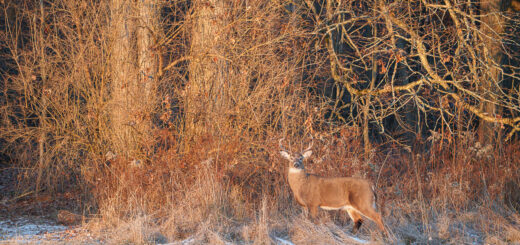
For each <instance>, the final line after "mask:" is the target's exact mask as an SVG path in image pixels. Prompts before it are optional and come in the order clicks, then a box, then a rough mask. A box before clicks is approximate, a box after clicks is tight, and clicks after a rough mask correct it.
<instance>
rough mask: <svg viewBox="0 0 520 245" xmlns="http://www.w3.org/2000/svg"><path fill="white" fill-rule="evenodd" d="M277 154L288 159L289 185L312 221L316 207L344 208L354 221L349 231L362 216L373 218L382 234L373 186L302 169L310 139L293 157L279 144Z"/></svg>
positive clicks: (325, 208) (358, 222) (357, 224)
mask: <svg viewBox="0 0 520 245" xmlns="http://www.w3.org/2000/svg"><path fill="white" fill-rule="evenodd" d="M282 140H283V139H280V142H279V143H280V148H281V151H280V154H281V155H282V156H283V157H284V158H285V159H287V160H289V161H290V164H289V170H288V181H289V186H290V187H291V190H292V192H293V194H294V198H295V199H296V201H297V202H298V203H299V204H300V205H302V206H303V207H305V208H307V210H308V212H309V214H310V216H311V218H312V219H313V220H315V218H316V213H317V211H318V207H319V208H321V209H324V210H344V211H347V213H348V215H349V216H350V218H351V219H352V221H354V227H353V228H352V232H353V233H356V232H357V230H358V229H359V227H360V226H361V224H362V222H363V220H362V218H363V217H362V216H365V217H367V218H369V219H371V220H372V221H374V222H375V223H376V224H377V225H378V226H379V228H381V230H383V232H384V233H385V234H388V232H387V231H386V229H385V227H384V225H383V220H382V218H381V214H379V213H378V212H377V211H376V198H377V197H376V194H375V192H374V186H373V185H372V183H371V182H370V181H368V180H366V179H362V178H351V177H339V178H326V177H320V176H317V175H314V174H309V173H307V172H306V171H305V168H304V166H303V160H304V159H305V158H308V157H309V156H311V154H312V151H311V148H312V142H311V144H310V145H309V147H308V148H307V149H305V150H304V151H303V152H301V153H299V154H298V155H296V156H293V155H292V154H291V153H289V152H288V151H287V150H286V149H285V148H284V147H283V145H282Z"/></svg>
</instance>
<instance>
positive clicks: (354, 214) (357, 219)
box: [347, 208, 363, 234]
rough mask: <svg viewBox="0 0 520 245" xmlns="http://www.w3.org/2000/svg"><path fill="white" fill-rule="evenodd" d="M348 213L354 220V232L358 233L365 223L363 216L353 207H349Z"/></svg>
mask: <svg viewBox="0 0 520 245" xmlns="http://www.w3.org/2000/svg"><path fill="white" fill-rule="evenodd" d="M347 213H348V215H349V216H350V218H351V219H352V221H353V222H354V227H353V228H352V233H354V234H355V233H357V231H358V230H359V227H361V224H363V219H362V218H361V214H360V213H359V212H358V211H356V210H355V209H353V208H347Z"/></svg>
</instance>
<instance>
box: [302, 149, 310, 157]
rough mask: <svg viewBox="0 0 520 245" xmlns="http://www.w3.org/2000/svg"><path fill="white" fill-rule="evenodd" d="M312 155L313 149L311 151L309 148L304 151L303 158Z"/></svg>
mask: <svg viewBox="0 0 520 245" xmlns="http://www.w3.org/2000/svg"><path fill="white" fill-rule="evenodd" d="M311 155H312V151H311V150H308V151H306V152H304V153H303V154H302V156H303V158H308V157H310V156H311Z"/></svg>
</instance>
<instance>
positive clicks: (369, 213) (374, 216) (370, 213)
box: [359, 206, 388, 236]
mask: <svg viewBox="0 0 520 245" xmlns="http://www.w3.org/2000/svg"><path fill="white" fill-rule="evenodd" d="M359 211H360V212H361V213H362V214H363V215H365V216H366V217H367V218H369V219H371V220H372V221H374V222H375V223H376V224H377V226H379V228H380V229H381V230H382V231H383V232H384V233H385V234H386V235H387V236H388V231H387V230H386V229H385V225H384V224H383V218H382V217H381V214H379V213H378V212H377V211H376V210H375V209H374V208H373V207H371V206H369V207H367V208H363V209H360V210H359Z"/></svg>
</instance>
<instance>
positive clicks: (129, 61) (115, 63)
mask: <svg viewBox="0 0 520 245" xmlns="http://www.w3.org/2000/svg"><path fill="white" fill-rule="evenodd" d="M131 7H132V6H131V2H129V1H125V0H111V2H110V11H111V13H110V17H111V22H110V29H111V32H112V33H111V35H112V42H111V56H110V57H111V60H110V62H111V64H110V65H111V75H112V101H111V102H112V104H111V105H112V106H111V125H110V126H111V127H110V131H111V139H110V140H111V141H112V148H113V150H114V151H116V153H117V154H120V155H123V156H128V155H129V154H133V153H134V152H135V151H136V150H137V146H136V144H135V137H134V135H133V133H134V131H133V127H134V126H135V121H133V115H132V110H131V109H132V106H133V102H134V100H133V98H132V96H134V94H133V93H132V92H133V90H134V89H133V88H134V87H135V84H136V74H135V72H134V71H135V70H134V62H133V61H134V57H135V53H134V52H132V51H133V47H132V36H133V34H134V28H135V25H134V23H133V21H131V19H130V18H131V16H132V15H131V14H132V8H131Z"/></svg>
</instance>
